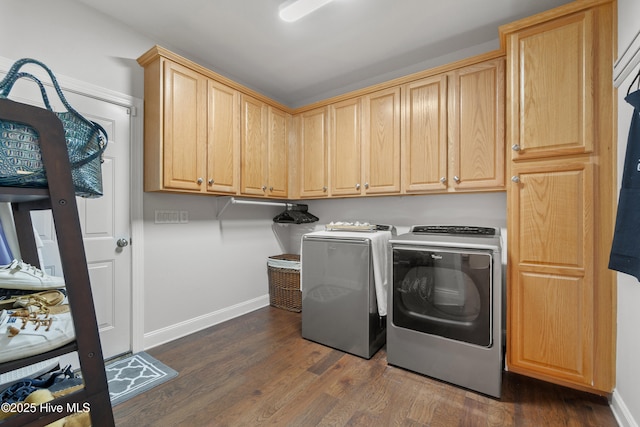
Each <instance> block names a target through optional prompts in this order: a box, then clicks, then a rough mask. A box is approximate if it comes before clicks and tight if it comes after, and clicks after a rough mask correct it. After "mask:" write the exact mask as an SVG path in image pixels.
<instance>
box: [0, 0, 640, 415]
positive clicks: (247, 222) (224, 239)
mask: <svg viewBox="0 0 640 427" xmlns="http://www.w3.org/2000/svg"><path fill="white" fill-rule="evenodd" d="M633 1H635V0H627V2H628V3H631V2H633ZM0 11H1V12H2V16H3V18H4V19H3V24H2V25H1V26H0V40H3V43H2V44H0V56H1V57H5V58H12V59H18V58H21V57H25V56H31V57H34V58H37V59H40V60H42V61H43V62H45V63H46V64H48V65H49V66H50V67H51V68H53V70H54V71H55V72H56V73H58V74H60V75H64V76H68V77H72V78H75V79H78V80H81V81H85V82H87V83H91V84H94V85H98V86H101V87H104V88H107V89H111V90H114V91H118V92H121V93H123V94H127V95H131V96H135V97H139V98H142V97H143V72H142V68H140V67H139V66H138V64H137V63H136V58H137V57H138V56H140V55H141V54H142V53H144V52H145V51H147V50H148V49H149V48H150V47H151V46H153V45H154V44H156V43H161V41H157V40H151V39H149V38H148V37H146V36H145V35H142V34H139V33H137V32H136V31H135V30H133V29H131V28H127V27H124V26H122V25H121V24H119V23H117V22H114V21H113V20H111V19H110V18H107V17H106V16H104V15H101V14H98V13H96V12H93V11H92V10H91V9H88V8H86V7H85V6H83V5H82V4H79V3H76V2H74V1H72V0H57V1H51V0H19V1H15V0H0ZM636 15H637V14H636ZM25 22H29V30H28V31H26V30H25V25H24V23H25ZM161 44H163V45H165V46H166V47H168V48H170V46H169V45H168V44H167V43H161ZM481 52H482V51H481V50H478V51H475V52H474V51H473V49H471V50H468V51H465V54H468V55H473V54H477V53H481ZM138 143H140V141H138ZM140 168H141V165H139V170H138V173H141V169H140ZM138 196H140V195H138ZM142 197H143V202H144V223H145V225H144V240H145V241H144V251H145V256H144V270H145V271H144V276H145V283H144V313H145V316H144V321H145V324H144V334H145V345H146V346H153V345H156V344H159V343H161V342H164V341H167V340H171V339H174V338H177V337H179V336H181V335H184V334H188V333H190V332H192V331H194V330H197V329H199V328H201V327H205V326H208V325H210V324H214V323H216V322H219V321H222V320H224V319H226V318H228V317H229V316H234V315H237V314H238V313H241V312H242V311H243V310H246V309H252V308H255V307H257V306H260V305H261V304H262V305H264V304H266V303H268V295H267V292H268V284H267V273H266V258H267V257H268V256H269V255H274V254H277V253H283V252H298V251H299V249H300V248H299V242H300V236H301V234H302V233H304V232H306V231H310V230H311V229H314V228H316V227H319V226H322V225H323V224H325V223H327V222H329V221H331V220H354V219H360V220H368V221H371V222H377V223H389V224H394V225H396V226H397V227H398V232H403V231H406V230H407V228H408V227H409V226H410V225H412V224H419V223H469V224H477V225H490V226H499V227H504V224H505V223H506V197H505V194H504V193H487V194H473V195H455V194H454V195H438V196H404V197H400V196H396V197H375V198H366V199H340V200H312V201H307V202H306V203H308V205H309V211H310V212H311V213H313V214H315V215H316V216H318V217H320V222H318V223H315V224H311V225H308V226H303V225H274V224H273V223H272V221H271V218H272V217H273V216H274V215H276V214H277V213H278V212H279V211H280V209H279V208H275V207H262V206H260V207H254V206H249V207H248V206H242V205H234V206H231V207H229V208H228V209H227V210H226V211H225V213H224V215H223V216H222V218H221V219H217V218H216V213H217V212H218V211H219V209H220V207H221V206H220V205H221V204H224V201H225V199H224V198H213V197H205V196H189V195H167V194H152V193H145V194H143V195H142ZM155 210H185V211H187V212H188V214H189V223H188V224H171V225H168V224H155V223H154V221H153V218H154V211H155ZM136 243H138V242H136ZM134 244H135V243H134ZM136 285H137V284H136V283H134V287H135V286H136ZM138 286H139V284H138ZM135 309H136V307H134V310H135ZM638 323H640V322H638V320H632V322H631V324H630V328H633V327H635V326H636V325H638ZM623 329H624V328H623ZM628 339H629V341H631V338H630V336H629V337H628ZM619 353H620V352H619ZM635 354H637V352H636V353H635ZM628 365H629V366H625V368H624V369H626V370H629V371H630V372H632V373H633V376H632V377H635V378H638V375H637V373H636V372H634V371H633V369H635V367H634V366H633V364H628ZM624 373H625V371H624V370H619V374H620V375H619V378H620V377H622V376H624ZM636 382H640V381H636ZM621 394H623V395H624V397H625V399H626V398H627V396H629V397H628V398H629V399H631V400H630V402H631V403H636V402H637V400H633V399H634V398H633V396H634V394H635V395H637V394H638V393H637V391H632V392H631V393H630V394H629V393H621ZM635 406H636V408H637V407H640V404H636V405H635ZM636 418H637V416H636Z"/></svg>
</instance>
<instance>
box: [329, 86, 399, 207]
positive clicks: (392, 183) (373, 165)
mask: <svg viewBox="0 0 640 427" xmlns="http://www.w3.org/2000/svg"><path fill="white" fill-rule="evenodd" d="M329 111H330V122H329V129H330V136H329V141H330V142H329V153H330V162H329V170H330V173H331V180H330V182H331V185H330V196H332V197H333V196H337V197H342V196H365V195H374V194H394V193H395V194H399V193H400V88H399V87H392V88H389V89H386V90H381V91H377V92H374V93H371V94H367V95H365V96H362V97H356V98H352V99H347V100H344V101H341V102H337V103H334V104H330V105H329Z"/></svg>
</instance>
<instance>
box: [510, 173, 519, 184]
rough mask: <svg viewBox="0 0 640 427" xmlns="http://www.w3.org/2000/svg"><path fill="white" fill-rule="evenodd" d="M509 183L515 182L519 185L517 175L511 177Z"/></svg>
mask: <svg viewBox="0 0 640 427" xmlns="http://www.w3.org/2000/svg"><path fill="white" fill-rule="evenodd" d="M511 181H513V182H515V183H516V184H519V183H520V177H519V176H517V175H514V176H512V177H511Z"/></svg>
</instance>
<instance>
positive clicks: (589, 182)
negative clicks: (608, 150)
mask: <svg viewBox="0 0 640 427" xmlns="http://www.w3.org/2000/svg"><path fill="white" fill-rule="evenodd" d="M513 172H514V177H515V178H516V179H515V181H519V182H513V183H510V184H509V185H510V186H511V188H510V189H509V190H510V191H509V192H508V208H509V209H508V212H509V214H508V215H509V217H508V222H507V224H508V233H507V235H508V236H514V239H513V243H511V244H510V245H509V254H510V257H509V264H508V268H509V282H508V283H509V286H508V295H507V300H508V302H509V304H508V325H507V331H508V334H509V335H508V338H507V343H508V349H507V357H508V364H509V369H510V370H512V371H514V372H520V373H524V374H527V375H531V374H534V376H539V377H540V378H555V379H560V380H566V381H569V382H572V383H574V384H575V383H577V384H583V385H585V386H587V385H592V380H593V363H594V359H593V358H594V327H595V324H594V301H595V294H594V280H593V276H594V261H593V245H594V218H593V206H592V205H593V198H594V178H593V165H592V164H590V163H587V162H581V161H577V160H576V161H573V162H567V161H565V160H561V161H556V160H554V161H547V162H544V163H533V164H521V165H517V166H514V168H513Z"/></svg>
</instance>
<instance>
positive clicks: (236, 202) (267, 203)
mask: <svg viewBox="0 0 640 427" xmlns="http://www.w3.org/2000/svg"><path fill="white" fill-rule="evenodd" d="M218 200H220V197H218ZM231 205H262V206H283V207H286V208H287V209H289V208H291V207H293V206H297V204H296V203H287V202H271V201H266V200H246V199H236V198H235V197H229V199H228V200H227V202H226V203H225V204H224V206H223V207H222V209H220V210H219V211H218V215H216V218H220V217H221V216H222V214H223V213H224V211H225V210H227V208H228V207H229V206H231Z"/></svg>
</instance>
